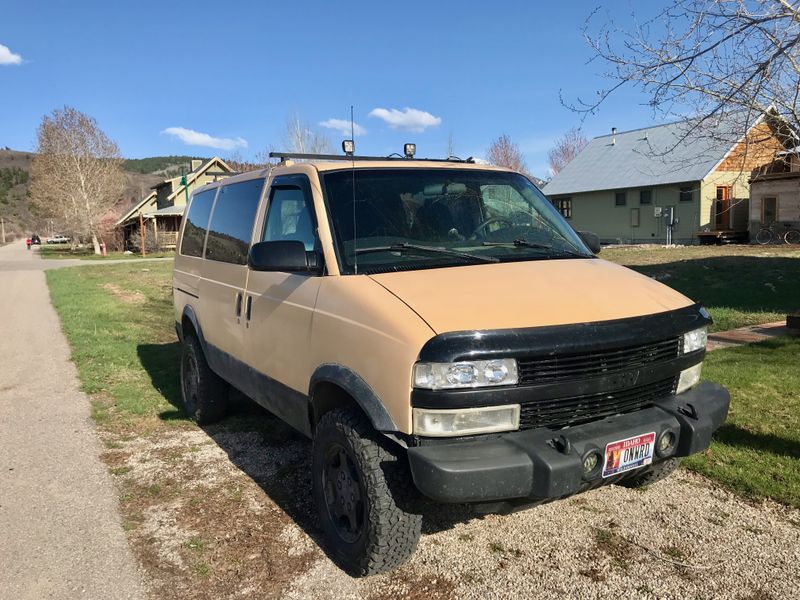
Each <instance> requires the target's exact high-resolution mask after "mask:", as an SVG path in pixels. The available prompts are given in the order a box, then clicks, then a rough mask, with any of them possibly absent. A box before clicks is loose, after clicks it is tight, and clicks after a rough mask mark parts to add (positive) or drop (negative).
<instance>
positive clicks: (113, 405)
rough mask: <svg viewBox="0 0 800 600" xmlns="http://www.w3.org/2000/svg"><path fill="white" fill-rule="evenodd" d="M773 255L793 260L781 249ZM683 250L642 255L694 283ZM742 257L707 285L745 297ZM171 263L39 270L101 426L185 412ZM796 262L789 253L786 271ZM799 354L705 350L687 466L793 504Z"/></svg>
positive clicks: (788, 345) (686, 286) (798, 348)
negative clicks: (709, 383) (715, 418)
mask: <svg viewBox="0 0 800 600" xmlns="http://www.w3.org/2000/svg"><path fill="white" fill-rule="evenodd" d="M656 252H657V254H656V256H655V259H663V257H664V254H658V251H656ZM715 252H716V254H714V255H712V256H711V257H710V259H711V260H712V264H713V262H714V261H716V260H718V259H720V258H722V257H723V254H722V252H721V251H720V250H719V249H717V250H715ZM609 254H611V253H609ZM628 258H630V255H629V256H628ZM750 258H753V257H750ZM766 258H769V257H766ZM779 258H781V259H782V260H787V261H795V262H797V260H798V259H797V258H794V257H793V256H790V255H788V256H787V255H786V254H784V255H781V256H780V257H779ZM640 259H641V257H640ZM648 260H651V261H652V260H654V258H653V257H652V256H651V257H649V259H648ZM687 260H689V261H690V264H689V265H681V264H680V263H679V262H675V261H671V260H662V261H661V262H658V260H655V262H651V263H650V264H651V265H663V264H670V265H672V266H671V267H670V268H671V269H673V271H674V272H675V273H676V275H675V279H673V280H672V282H673V284H674V285H675V287H678V289H682V290H690V289H693V290H696V291H702V287H703V286H702V283H698V282H695V281H693V280H692V279H691V278H692V277H693V276H694V274H695V273H696V272H697V271H696V269H700V270H702V271H705V270H704V269H703V266H702V264H694V262H693V261H700V260H701V259H700V258H698V257H695V258H691V259H687ZM759 260H760V259H759ZM768 264H769V263H768V262H767V263H765V267H764V268H767V266H768ZM748 265H749V263H748V262H747V261H745V264H744V267H743V268H742V270H741V272H740V274H739V275H738V276H736V275H735V274H730V273H724V272H723V273H721V274H720V273H715V275H720V278H721V279H720V281H722V282H725V286H726V287H725V289H724V292H723V291H722V290H720V291H715V292H714V293H715V294H719V297H725V296H728V297H733V298H738V299H739V303H740V305H744V304H746V303H747V298H745V297H744V295H743V293H742V292H741V290H742V289H744V290H748V289H753V287H754V286H755V287H757V286H758V284H757V283H754V282H753V281H751V280H749V279H752V278H758V277H762V276H763V269H762V270H761V271H759V270H757V269H751V268H750V267H749V266H748ZM729 267H730V268H731V269H735V268H736V265H735V263H734V264H732V265H729ZM171 268H172V264H171V263H170V262H163V263H162V262H156V263H142V264H135V263H134V264H130V263H129V264H117V265H97V266H85V267H78V268H69V269H59V270H53V271H48V272H47V278H48V283H49V285H50V290H51V295H52V297H53V302H54V304H55V307H56V309H57V310H58V313H59V315H60V316H61V321H62V323H63V326H64V330H65V332H66V334H67V337H68V339H69V341H70V344H71V346H72V349H73V359H74V360H75V363H76V364H77V366H78V369H79V372H80V377H81V381H82V385H83V389H84V390H85V391H86V392H88V393H89V394H92V395H93V406H92V414H93V416H94V418H95V419H96V421H97V422H98V423H99V424H100V425H101V426H102V427H104V428H106V429H110V430H114V431H122V432H124V431H126V430H127V429H130V428H134V429H137V430H141V429H142V428H148V427H152V426H153V424H154V423H156V422H157V423H160V424H166V425H174V424H176V423H177V424H180V423H182V422H183V420H184V418H185V417H184V415H183V413H182V411H181V410H180V409H179V408H177V407H178V406H179V405H180V391H179V376H178V373H179V354H180V351H179V346H178V343H177V340H176V338H175V332H174V329H173V313H172V299H171V281H170V277H171ZM658 268H663V267H658ZM795 268H796V267H795V265H794V263H791V264H790V265H789V267H788V269H789V271H787V273H789V272H794V271H793V269H795ZM785 276H788V275H785ZM677 284H680V285H677ZM706 285H709V286H713V285H715V284H714V283H713V282H707V283H706ZM796 298H797V300H800V297H796ZM709 306H711V308H712V310H714V312H715V316H716V317H717V319H721V318H722V316H723V315H724V314H725V311H724V309H725V307H722V308H721V307H719V306H716V305H714V304H709ZM729 310H732V311H734V312H733V313H732V314H733V315H734V316H733V317H731V318H733V319H741V318H743V316H742V315H743V314H744V315H756V316H758V318H759V319H760V320H765V319H764V318H763V316H764V314H768V313H765V312H763V311H758V310H750V311H744V310H742V309H741V308H739V309H735V310H734V309H733V308H729ZM754 318H755V317H754ZM766 320H769V319H766ZM799 364H800V340H798V339H789V338H776V339H773V340H769V341H767V342H764V343H762V344H757V345H753V346H746V347H740V348H733V349H727V350H717V351H715V352H712V353H710V354H709V355H708V358H707V361H706V365H705V368H704V376H705V377H707V378H708V379H711V380H713V381H716V382H718V383H720V384H722V385H725V386H726V387H727V388H728V389H729V390H730V392H731V397H732V403H731V413H730V416H729V418H728V422H727V424H726V425H725V426H723V428H722V429H721V430H720V431H719V432H718V433H717V435H716V437H715V440H714V441H713V443H712V446H711V448H710V449H709V450H708V451H707V452H705V453H703V454H700V455H697V456H694V457H692V458H691V459H689V460H688V461H687V462H686V464H687V466H688V467H689V468H690V469H692V470H695V471H697V472H700V473H703V474H704V475H707V476H708V477H711V478H712V479H715V480H717V481H719V482H720V483H722V484H723V485H725V486H727V487H729V488H730V489H732V490H734V491H736V492H738V493H741V494H744V495H746V496H748V497H752V498H765V497H770V498H774V499H775V500H778V501H780V502H783V503H786V504H789V505H792V506H797V507H800V369H798V365H799Z"/></svg>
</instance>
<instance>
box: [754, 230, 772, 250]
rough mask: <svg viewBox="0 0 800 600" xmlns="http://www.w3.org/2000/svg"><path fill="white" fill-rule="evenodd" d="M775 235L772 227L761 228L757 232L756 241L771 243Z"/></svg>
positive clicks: (762, 243)
mask: <svg viewBox="0 0 800 600" xmlns="http://www.w3.org/2000/svg"><path fill="white" fill-rule="evenodd" d="M774 237H775V235H774V234H773V233H772V230H771V229H767V228H766V227H765V228H763V229H760V230H759V231H758V233H757V234H756V241H757V242H758V243H759V244H761V245H762V246H763V245H764V244H769V243H770V242H772V240H773V239H774Z"/></svg>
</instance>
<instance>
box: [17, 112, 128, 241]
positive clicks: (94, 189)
mask: <svg viewBox="0 0 800 600" xmlns="http://www.w3.org/2000/svg"><path fill="white" fill-rule="evenodd" d="M36 151H37V155H36V156H35V158H34V160H33V164H32V168H31V171H32V181H31V197H32V199H33V201H34V203H35V204H36V205H37V206H38V207H39V208H41V209H42V211H43V212H46V213H48V214H52V215H55V216H57V217H58V218H60V219H61V220H62V221H63V226H64V227H65V228H66V230H67V232H68V233H70V234H71V235H72V237H73V239H75V238H78V237H80V238H83V239H91V240H92V245H93V247H94V252H95V254H100V243H99V239H98V236H99V234H100V229H101V227H100V223H101V220H102V218H103V217H104V215H106V214H107V213H108V212H109V211H110V210H111V209H112V208H113V207H114V205H115V204H116V203H117V202H118V201H119V199H120V196H121V194H122V191H123V188H124V185H125V176H124V174H123V172H122V159H121V157H120V153H119V148H118V147H117V145H116V144H115V143H114V142H113V141H111V140H110V139H109V138H108V136H107V135H106V134H105V133H103V131H102V130H101V129H100V128H99V127H98V125H97V122H96V121H95V120H94V119H93V118H92V117H89V116H88V115H85V114H83V113H82V112H80V111H78V110H76V109H74V108H70V107H64V108H63V109H56V110H54V111H53V112H52V113H51V114H50V115H45V116H44V117H43V118H42V122H41V124H40V125H39V129H38V131H37V148H36Z"/></svg>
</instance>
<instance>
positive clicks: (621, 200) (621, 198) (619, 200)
mask: <svg viewBox="0 0 800 600" xmlns="http://www.w3.org/2000/svg"><path fill="white" fill-rule="evenodd" d="M627 202H628V198H627V197H626V194H625V192H617V193H616V194H614V204H615V205H616V206H625V204H627Z"/></svg>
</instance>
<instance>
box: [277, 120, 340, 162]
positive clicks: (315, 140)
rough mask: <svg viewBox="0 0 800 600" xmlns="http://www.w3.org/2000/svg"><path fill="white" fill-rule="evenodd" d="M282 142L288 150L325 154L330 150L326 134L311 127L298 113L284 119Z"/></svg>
mask: <svg viewBox="0 0 800 600" xmlns="http://www.w3.org/2000/svg"><path fill="white" fill-rule="evenodd" d="M283 143H284V145H285V147H286V150H287V151H288V152H301V153H304V154H305V153H308V154H327V153H329V152H330V151H331V142H330V140H329V139H328V136H326V135H325V134H324V133H321V132H320V131H318V130H316V129H314V128H312V127H311V126H310V125H309V124H308V123H306V122H305V121H303V120H302V119H301V118H300V115H298V114H294V115H292V116H290V117H289V118H288V119H287V120H286V128H285V131H284V136H283Z"/></svg>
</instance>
